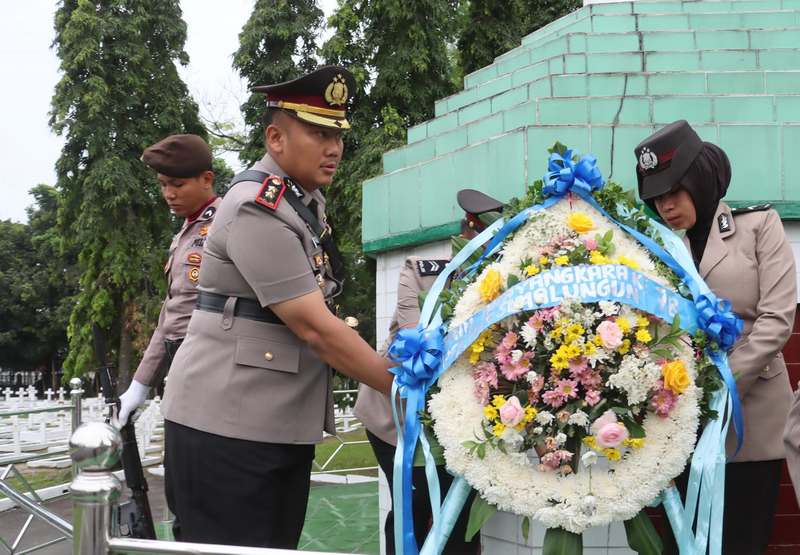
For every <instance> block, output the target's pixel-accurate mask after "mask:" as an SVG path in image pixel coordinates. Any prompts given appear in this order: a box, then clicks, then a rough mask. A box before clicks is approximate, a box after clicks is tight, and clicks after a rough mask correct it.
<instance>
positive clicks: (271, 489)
mask: <svg viewBox="0 0 800 555" xmlns="http://www.w3.org/2000/svg"><path fill="white" fill-rule="evenodd" d="M354 87H355V81H354V79H353V77H352V75H351V74H350V73H349V72H348V71H347V70H346V69H345V68H342V67H325V68H322V69H319V70H317V71H315V72H312V73H310V74H308V75H306V76H304V77H301V78H299V79H296V80H294V81H289V82H286V83H280V84H278V85H270V86H260V87H255V88H254V89H253V90H254V91H257V92H263V93H266V95H267V111H266V114H265V117H264V125H265V143H266V148H267V153H266V155H265V156H264V157H263V158H262V159H261V160H260V161H259V162H257V163H256V164H255V165H254V166H253V168H252V169H251V170H248V171H247V172H244V174H240V175H239V176H238V177H236V178H234V181H233V183H234V185H233V186H232V187H231V189H230V190H229V191H228V193H227V194H226V195H225V198H224V199H223V200H222V203H221V204H220V206H219V210H218V211H217V214H216V219H215V221H214V225H213V226H212V228H211V231H210V232H209V235H208V242H207V243H206V248H205V252H204V255H203V263H202V271H201V273H200V295H199V297H198V301H197V309H196V310H195V311H194V313H193V314H192V319H191V322H190V323H189V329H188V333H187V335H186V340H185V341H184V343H183V345H182V346H181V349H180V350H179V351H178V353H177V355H176V357H175V360H174V361H173V363H172V366H171V369H170V372H171V373H170V379H169V382H168V384H167V388H166V393H165V397H164V402H163V411H164V417H165V419H166V457H167V459H168V461H169V464H168V465H167V466H166V473H167V476H166V479H167V484H166V487H167V492H168V497H169V498H170V499H171V500H172V507H171V508H172V510H173V512H174V513H175V514H176V516H177V517H178V519H179V520H180V523H181V531H180V533H181V537H180V539H181V540H183V541H192V542H203V543H222V544H234V545H246V546H263V547H280V548H292V549H293V548H295V547H297V542H298V540H299V538H300V532H301V530H302V527H303V521H304V518H305V510H306V504H307V500H308V490H309V477H310V470H311V462H312V460H313V457H314V444H315V443H318V442H319V441H320V440H321V439H322V432H323V430H325V431H328V432H331V433H333V432H334V431H335V429H334V420H333V398H332V390H331V384H332V375H331V370H330V367H335V368H337V369H338V370H339V371H341V372H343V373H345V374H347V375H349V376H351V377H353V378H355V379H358V380H359V381H362V382H364V383H367V384H369V385H370V386H372V387H374V388H376V389H378V390H380V391H384V392H388V391H389V387H390V385H391V381H392V375H391V374H390V373H389V372H388V368H389V366H390V363H389V362H388V361H387V360H386V359H384V358H382V357H380V356H379V355H378V354H377V353H376V352H375V351H374V350H372V349H371V348H370V347H369V346H368V345H367V343H366V342H364V340H363V339H361V338H360V337H359V336H358V334H357V333H356V332H355V331H353V330H352V329H350V328H349V327H348V326H347V325H346V324H345V323H344V322H343V321H342V320H340V319H339V318H337V317H336V316H335V315H334V314H333V313H332V312H331V310H329V305H328V303H329V302H330V300H331V299H332V297H333V296H334V295H336V294H338V293H339V291H340V290H341V282H342V279H343V276H342V273H341V260H340V259H339V256H338V252H337V251H336V249H335V246H334V245H333V244H332V241H331V238H330V235H331V230H330V227H329V226H328V225H327V223H326V217H325V198H324V197H323V196H322V194H321V193H320V191H319V189H320V187H323V186H325V185H328V184H330V183H331V181H332V179H333V175H334V173H335V172H336V168H337V166H338V164H339V161H340V160H341V156H342V130H344V129H347V128H348V127H349V124H348V122H347V119H346V104H347V101H348V98H349V95H350V93H351V92H352V91H353V89H354ZM329 365H330V366H329Z"/></svg>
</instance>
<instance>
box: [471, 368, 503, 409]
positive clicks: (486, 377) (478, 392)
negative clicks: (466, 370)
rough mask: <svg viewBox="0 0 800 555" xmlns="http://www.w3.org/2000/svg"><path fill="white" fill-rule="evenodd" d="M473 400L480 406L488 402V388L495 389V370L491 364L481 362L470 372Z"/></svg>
mask: <svg viewBox="0 0 800 555" xmlns="http://www.w3.org/2000/svg"><path fill="white" fill-rule="evenodd" d="M472 379H473V380H475V389H474V393H475V398H476V399H477V400H478V402H479V403H480V404H481V405H485V404H486V403H488V402H489V388H490V387H497V368H496V367H495V365H494V364H492V363H491V362H481V363H479V364H478V365H477V366H475V370H473V372H472Z"/></svg>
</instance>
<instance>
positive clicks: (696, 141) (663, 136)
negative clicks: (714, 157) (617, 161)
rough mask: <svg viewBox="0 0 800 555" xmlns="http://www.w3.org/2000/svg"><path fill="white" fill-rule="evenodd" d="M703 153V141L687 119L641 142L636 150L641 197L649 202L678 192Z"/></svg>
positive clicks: (672, 124) (662, 129)
mask: <svg viewBox="0 0 800 555" xmlns="http://www.w3.org/2000/svg"><path fill="white" fill-rule="evenodd" d="M702 150H703V140H702V139H701V138H700V137H699V136H698V135H697V133H696V132H695V130H694V129H692V128H691V126H690V125H689V124H688V123H687V122H686V120H678V121H674V122H672V123H670V124H669V125H667V126H666V127H663V128H661V129H659V130H658V131H656V132H655V133H653V134H652V135H650V136H649V137H647V138H646V139H645V140H644V141H642V142H641V143H639V146H637V147H636V148H635V149H634V150H633V152H634V154H635V155H636V176H637V178H638V181H639V198H641V199H642V200H644V201H646V200H650V199H654V198H656V197H659V196H661V195H663V194H666V193H669V192H670V191H673V190H675V189H677V188H678V187H679V186H680V181H681V178H682V177H683V176H684V175H685V174H686V171H687V170H688V169H689V167H690V166H691V165H692V162H694V160H695V158H697V156H698V155H699V154H700V152H701V151H702Z"/></svg>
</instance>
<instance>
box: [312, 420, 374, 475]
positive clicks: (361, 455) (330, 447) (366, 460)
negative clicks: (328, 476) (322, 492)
mask: <svg viewBox="0 0 800 555" xmlns="http://www.w3.org/2000/svg"><path fill="white" fill-rule="evenodd" d="M351 441H363V442H364V443H357V444H355V445H347V444H345V445H342V442H346V443H349V442H351ZM338 447H341V449H340V450H339V451H338V453H336V456H335V457H333V459H332V460H331V461H330V462H329V463H328V466H327V467H325V468H324V469H322V468H319V467H321V466H322V465H324V464H325V462H326V461H327V460H328V458H330V456H331V454H332V453H334V451H336V449H337V448H338ZM314 461H315V465H314V466H313V467H312V469H311V470H312V472H320V471H324V472H333V471H337V470H343V469H347V468H363V467H377V466H378V461H377V460H375V455H374V454H373V453H372V447H370V445H369V443H367V434H366V432H365V431H364V429H363V428H361V429H360V430H356V431H354V432H347V433H343V434H339V436H338V438H337V437H328V438H326V439H325V440H324V441H323V442H322V443H320V444H318V445H317V450H316V457H315V459H314ZM318 465H319V466H318ZM355 474H363V475H365V476H377V475H378V471H377V470H363V471H358V472H355Z"/></svg>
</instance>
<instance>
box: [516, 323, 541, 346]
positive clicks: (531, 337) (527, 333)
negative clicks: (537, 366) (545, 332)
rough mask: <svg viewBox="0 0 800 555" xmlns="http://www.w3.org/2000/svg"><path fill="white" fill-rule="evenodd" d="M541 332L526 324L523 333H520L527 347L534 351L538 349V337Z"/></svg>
mask: <svg viewBox="0 0 800 555" xmlns="http://www.w3.org/2000/svg"><path fill="white" fill-rule="evenodd" d="M538 334H539V332H537V331H536V329H535V328H533V327H531V326H529V325H528V324H525V325H524V326H522V331H520V335H521V336H522V340H523V341H524V342H525V346H526V347H528V348H529V349H534V348H535V347H536V336H537V335H538Z"/></svg>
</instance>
